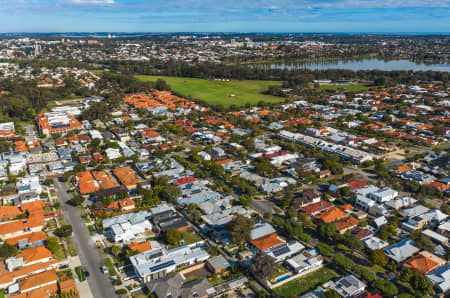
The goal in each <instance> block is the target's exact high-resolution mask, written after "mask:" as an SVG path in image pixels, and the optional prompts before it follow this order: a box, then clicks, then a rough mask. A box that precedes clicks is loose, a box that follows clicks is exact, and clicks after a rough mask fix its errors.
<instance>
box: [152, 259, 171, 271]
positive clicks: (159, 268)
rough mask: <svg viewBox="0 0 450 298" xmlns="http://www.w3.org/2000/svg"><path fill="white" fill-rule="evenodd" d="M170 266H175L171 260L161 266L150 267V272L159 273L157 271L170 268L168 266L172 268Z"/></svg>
mask: <svg viewBox="0 0 450 298" xmlns="http://www.w3.org/2000/svg"><path fill="white" fill-rule="evenodd" d="M172 265H175V262H174V261H173V260H170V261H168V262H165V263H162V264H159V265H156V266H153V267H150V271H151V272H155V271H159V270H161V269H164V268H167V267H170V266H172Z"/></svg>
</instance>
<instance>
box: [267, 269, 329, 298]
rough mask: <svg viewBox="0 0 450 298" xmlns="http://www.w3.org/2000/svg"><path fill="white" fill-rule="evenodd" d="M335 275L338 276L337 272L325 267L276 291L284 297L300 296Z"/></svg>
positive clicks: (275, 290)
mask: <svg viewBox="0 0 450 298" xmlns="http://www.w3.org/2000/svg"><path fill="white" fill-rule="evenodd" d="M335 277H337V274H336V272H334V271H333V270H331V269H329V268H327V267H323V268H321V269H319V270H317V271H314V272H313V273H311V274H308V275H305V276H302V277H299V278H297V279H294V280H292V281H289V282H287V283H285V284H284V285H282V286H280V287H278V288H275V289H274V292H275V293H276V294H277V295H279V296H282V297H291V296H300V295H302V294H304V293H306V292H308V291H311V290H313V289H314V288H316V287H317V286H319V285H321V284H323V283H324V282H327V281H329V280H330V279H333V278H335Z"/></svg>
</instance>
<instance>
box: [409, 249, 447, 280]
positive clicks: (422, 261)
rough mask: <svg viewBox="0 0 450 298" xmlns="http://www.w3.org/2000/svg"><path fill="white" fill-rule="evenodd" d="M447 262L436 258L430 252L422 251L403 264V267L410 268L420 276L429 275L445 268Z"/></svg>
mask: <svg viewBox="0 0 450 298" xmlns="http://www.w3.org/2000/svg"><path fill="white" fill-rule="evenodd" d="M446 263H447V261H445V260H443V259H441V258H439V257H438V256H435V255H434V254H432V253H430V252H428V251H421V252H420V253H418V254H417V255H415V256H413V257H412V258H411V259H409V260H408V261H406V262H405V263H404V264H403V267H405V268H410V269H412V270H413V271H415V272H417V273H420V274H427V273H430V272H431V271H434V270H436V269H437V268H439V267H441V266H444V265H445V264H446Z"/></svg>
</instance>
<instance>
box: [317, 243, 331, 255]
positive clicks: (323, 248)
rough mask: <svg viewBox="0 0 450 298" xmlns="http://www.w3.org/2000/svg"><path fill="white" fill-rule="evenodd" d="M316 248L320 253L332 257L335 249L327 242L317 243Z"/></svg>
mask: <svg viewBox="0 0 450 298" xmlns="http://www.w3.org/2000/svg"><path fill="white" fill-rule="evenodd" d="M316 248H317V250H318V251H319V252H320V254H322V255H324V256H326V257H331V256H332V255H333V254H334V249H333V248H332V247H331V246H329V245H327V244H325V243H319V244H317V246H316Z"/></svg>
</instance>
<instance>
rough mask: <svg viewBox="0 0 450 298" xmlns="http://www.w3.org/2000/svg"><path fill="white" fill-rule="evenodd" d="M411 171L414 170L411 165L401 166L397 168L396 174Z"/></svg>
mask: <svg viewBox="0 0 450 298" xmlns="http://www.w3.org/2000/svg"><path fill="white" fill-rule="evenodd" d="M410 170H412V168H411V167H410V166H409V165H401V166H398V167H397V169H396V170H395V173H396V174H399V173H404V172H408V171H410Z"/></svg>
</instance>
